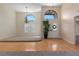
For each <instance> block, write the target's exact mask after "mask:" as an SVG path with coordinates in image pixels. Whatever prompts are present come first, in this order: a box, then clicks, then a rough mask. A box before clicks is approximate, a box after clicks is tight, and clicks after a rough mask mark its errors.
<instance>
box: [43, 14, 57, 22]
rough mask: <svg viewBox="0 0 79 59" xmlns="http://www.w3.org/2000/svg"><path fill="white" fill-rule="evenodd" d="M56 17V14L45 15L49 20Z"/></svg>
mask: <svg viewBox="0 0 79 59" xmlns="http://www.w3.org/2000/svg"><path fill="white" fill-rule="evenodd" d="M54 18H55V17H54V15H45V16H44V19H45V20H46V21H47V20H53V19H54Z"/></svg>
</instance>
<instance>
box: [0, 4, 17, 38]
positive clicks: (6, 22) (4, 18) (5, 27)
mask: <svg viewBox="0 0 79 59" xmlns="http://www.w3.org/2000/svg"><path fill="white" fill-rule="evenodd" d="M15 17H16V15H15V12H14V11H13V10H12V9H11V8H10V7H8V6H4V5H0V39H4V38H8V37H11V36H14V35H15V34H16V19H15Z"/></svg>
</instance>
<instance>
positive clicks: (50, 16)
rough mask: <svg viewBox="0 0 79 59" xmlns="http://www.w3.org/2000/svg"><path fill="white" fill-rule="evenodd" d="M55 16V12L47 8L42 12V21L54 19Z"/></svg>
mask: <svg viewBox="0 0 79 59" xmlns="http://www.w3.org/2000/svg"><path fill="white" fill-rule="evenodd" d="M56 18H57V13H56V12H55V11H54V10H48V11H46V12H45V14H44V21H48V20H55V19H56Z"/></svg>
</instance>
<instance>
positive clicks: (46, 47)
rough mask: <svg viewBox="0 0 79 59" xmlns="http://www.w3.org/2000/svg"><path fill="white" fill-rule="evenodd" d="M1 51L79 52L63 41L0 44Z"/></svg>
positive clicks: (78, 47)
mask: <svg viewBox="0 0 79 59" xmlns="http://www.w3.org/2000/svg"><path fill="white" fill-rule="evenodd" d="M0 51H79V44H78V45H72V44H69V43H68V42H66V41H64V40H62V39H43V40H42V41H39V42H0Z"/></svg>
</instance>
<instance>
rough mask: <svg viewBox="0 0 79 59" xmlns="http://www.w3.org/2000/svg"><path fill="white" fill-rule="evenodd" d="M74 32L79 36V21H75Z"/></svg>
mask: <svg viewBox="0 0 79 59" xmlns="http://www.w3.org/2000/svg"><path fill="white" fill-rule="evenodd" d="M75 32H76V33H75V34H76V36H79V21H77V22H75Z"/></svg>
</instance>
